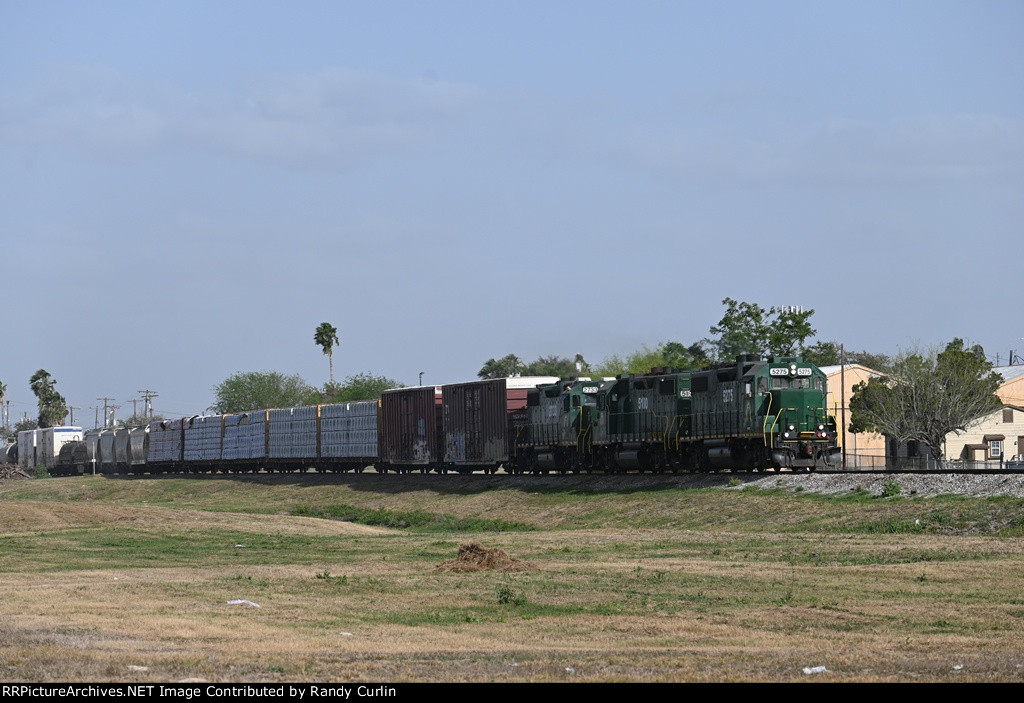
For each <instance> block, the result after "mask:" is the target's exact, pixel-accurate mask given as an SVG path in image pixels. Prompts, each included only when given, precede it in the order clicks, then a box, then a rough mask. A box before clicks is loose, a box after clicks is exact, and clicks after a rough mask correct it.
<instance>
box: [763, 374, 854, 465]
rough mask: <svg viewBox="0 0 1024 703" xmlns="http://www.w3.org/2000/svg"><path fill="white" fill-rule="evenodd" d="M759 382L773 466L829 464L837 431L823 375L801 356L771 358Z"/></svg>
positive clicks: (836, 449)
mask: <svg viewBox="0 0 1024 703" xmlns="http://www.w3.org/2000/svg"><path fill="white" fill-rule="evenodd" d="M758 383H759V388H760V390H761V395H762V396H763V397H764V402H765V413H764V428H765V440H766V445H767V446H769V447H770V448H771V459H772V463H773V464H774V465H776V466H777V467H781V466H788V467H792V468H815V467H816V466H818V465H819V464H821V463H824V464H826V465H827V464H830V463H831V460H832V458H833V457H834V454H835V453H836V452H837V451H838V447H837V442H836V437H837V432H836V429H837V428H836V422H835V418H834V417H832V416H831V415H829V413H828V410H827V408H826V407H825V397H826V386H825V383H826V381H825V374H824V373H822V372H821V371H820V370H819V369H817V368H816V367H815V366H813V365H812V364H809V363H806V362H804V361H803V359H801V358H800V357H774V358H772V359H771V360H770V361H769V362H768V364H767V376H761V377H760V378H759V379H758ZM765 386H767V388H766V387H765Z"/></svg>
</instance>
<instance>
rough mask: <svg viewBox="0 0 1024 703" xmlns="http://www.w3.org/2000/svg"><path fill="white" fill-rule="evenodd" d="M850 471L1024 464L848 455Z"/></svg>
mask: <svg viewBox="0 0 1024 703" xmlns="http://www.w3.org/2000/svg"><path fill="white" fill-rule="evenodd" d="M846 469H847V470H848V471H955V472H963V471H979V472H982V471H984V472H988V471H1024V462H1020V461H1004V460H1002V459H992V460H989V461H963V460H961V459H947V460H945V461H940V460H938V459H935V458H933V457H930V456H915V457H890V456H881V455H878V454H856V453H852V452H850V453H847V455H846Z"/></svg>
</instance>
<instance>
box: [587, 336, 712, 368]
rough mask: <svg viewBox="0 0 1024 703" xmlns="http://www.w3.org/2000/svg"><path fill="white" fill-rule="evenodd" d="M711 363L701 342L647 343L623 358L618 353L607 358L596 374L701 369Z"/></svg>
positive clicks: (598, 366)
mask: <svg viewBox="0 0 1024 703" xmlns="http://www.w3.org/2000/svg"><path fill="white" fill-rule="evenodd" d="M708 363H709V360H708V357H707V353H706V352H705V350H704V347H703V346H702V345H701V343H700V342H697V343H696V344H691V345H690V346H689V347H686V346H683V344H682V343H681V342H661V343H659V344H658V346H657V347H655V348H654V349H651V348H650V347H648V346H647V345H646V344H645V345H643V346H642V347H640V349H637V350H636V351H634V352H632V353H630V354H627V355H626V357H625V358H622V357H621V356H619V355H618V354H613V355H612V356H610V357H608V358H606V359H605V360H604V361H602V362H601V363H600V364H598V365H597V366H596V367H594V375H597V376H618V375H619V374H624V373H637V374H639V373H650V371H651V369H653V368H667V367H671V368H676V369H700V368H703V367H705V366H707V365H708Z"/></svg>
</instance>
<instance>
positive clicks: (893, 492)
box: [882, 478, 903, 498]
mask: <svg viewBox="0 0 1024 703" xmlns="http://www.w3.org/2000/svg"><path fill="white" fill-rule="evenodd" d="M902 492H903V489H902V488H900V484H898V483H896V481H894V480H893V479H891V478H890V479H888V480H887V481H886V482H885V485H884V486H883V487H882V496H883V497H884V498H892V497H893V496H898V495H899V494H900V493H902Z"/></svg>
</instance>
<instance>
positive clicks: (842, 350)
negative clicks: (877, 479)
mask: <svg viewBox="0 0 1024 703" xmlns="http://www.w3.org/2000/svg"><path fill="white" fill-rule="evenodd" d="M839 388H840V392H841V393H842V398H841V399H840V400H839V403H840V411H841V415H842V420H840V422H841V423H842V425H841V426H840V428H839V437H840V439H841V440H842V442H843V471H846V346H845V345H843V344H840V345H839Z"/></svg>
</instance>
